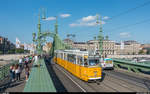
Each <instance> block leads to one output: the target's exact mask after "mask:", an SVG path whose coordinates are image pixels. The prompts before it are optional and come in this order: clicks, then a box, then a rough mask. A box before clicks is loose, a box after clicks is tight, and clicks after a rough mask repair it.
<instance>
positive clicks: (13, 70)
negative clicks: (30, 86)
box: [12, 64, 16, 82]
mask: <svg viewBox="0 0 150 94" xmlns="http://www.w3.org/2000/svg"><path fill="white" fill-rule="evenodd" d="M12 66H13V68H12V78H13V80H12V81H13V82H14V81H15V76H16V75H15V65H14V64H13V65H12Z"/></svg>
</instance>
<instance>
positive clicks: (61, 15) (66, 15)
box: [60, 14, 71, 18]
mask: <svg viewBox="0 0 150 94" xmlns="http://www.w3.org/2000/svg"><path fill="white" fill-rule="evenodd" d="M69 16H71V15H70V14H60V17H62V18H67V17H69Z"/></svg>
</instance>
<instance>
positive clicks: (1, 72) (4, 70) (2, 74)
mask: <svg viewBox="0 0 150 94" xmlns="http://www.w3.org/2000/svg"><path fill="white" fill-rule="evenodd" d="M17 63H18V61H17V60H15V61H13V60H12V61H11V62H10V63H9V64H6V65H4V66H1V67H0V81H1V80H3V79H4V78H6V77H8V75H9V68H10V66H11V65H13V64H17Z"/></svg>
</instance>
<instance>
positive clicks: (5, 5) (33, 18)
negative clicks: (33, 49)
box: [0, 0, 150, 43]
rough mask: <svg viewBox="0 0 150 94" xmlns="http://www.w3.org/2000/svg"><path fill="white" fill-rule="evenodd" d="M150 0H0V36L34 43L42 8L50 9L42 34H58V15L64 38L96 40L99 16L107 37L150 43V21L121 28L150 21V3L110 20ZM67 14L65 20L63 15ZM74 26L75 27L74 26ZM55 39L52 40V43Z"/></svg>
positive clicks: (60, 29) (47, 11)
mask: <svg viewBox="0 0 150 94" xmlns="http://www.w3.org/2000/svg"><path fill="white" fill-rule="evenodd" d="M148 1H150V0H0V35H1V36H4V37H8V39H9V40H11V41H12V42H14V43H15V39H16V37H18V38H19V40H20V41H21V42H22V43H24V42H26V43H31V42H32V33H33V32H37V23H38V13H39V9H40V8H41V7H44V8H45V9H46V17H47V20H45V21H42V22H41V23H42V31H45V30H50V31H51V32H54V23H55V20H52V19H51V20H49V19H48V18H51V17H54V16H58V25H59V27H58V32H59V35H60V37H61V39H64V38H66V35H67V34H75V35H76V37H75V41H87V40H92V39H93V37H94V36H97V35H98V31H99V27H98V26H97V25H94V21H95V15H96V13H98V14H100V15H101V16H102V17H103V18H104V17H106V18H108V19H105V20H103V21H104V23H105V24H103V31H104V32H103V34H104V35H108V36H109V38H110V40H115V41H120V40H137V41H138V42H144V43H150V38H149V35H150V21H149V22H145V23H142V24H138V25H135V26H131V27H128V28H122V29H117V28H118V27H122V26H125V25H128V24H129V25H130V24H134V23H136V22H140V21H143V20H145V19H150V12H149V9H150V4H149V5H146V6H144V7H141V8H138V9H136V10H135V11H132V12H130V13H127V14H124V15H122V16H119V17H116V18H114V19H112V20H109V19H110V18H111V17H113V16H115V15H118V14H120V13H122V12H124V11H126V10H128V9H131V8H134V7H136V6H139V5H141V4H143V3H144V2H148ZM62 14H67V15H69V16H66V15H65V16H66V17H65V18H64V17H62V16H60V15H62ZM71 24H72V25H71ZM51 40H52V38H48V41H51Z"/></svg>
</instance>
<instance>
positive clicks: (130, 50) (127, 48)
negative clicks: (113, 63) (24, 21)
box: [64, 39, 141, 55]
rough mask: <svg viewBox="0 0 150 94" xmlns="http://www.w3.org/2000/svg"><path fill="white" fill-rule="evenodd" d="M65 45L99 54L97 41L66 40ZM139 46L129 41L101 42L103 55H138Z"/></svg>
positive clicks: (106, 40)
mask: <svg viewBox="0 0 150 94" xmlns="http://www.w3.org/2000/svg"><path fill="white" fill-rule="evenodd" d="M64 42H65V43H67V44H69V45H71V46H72V47H73V48H76V49H81V50H89V51H98V52H99V41H98V40H89V41H87V42H72V41H70V40H68V41H67V42H66V41H64ZM140 46H141V44H140V43H137V42H136V41H133V40H129V41H124V42H123V45H122V44H121V43H115V41H112V40H108V39H105V40H103V55H131V54H132V55H133V54H138V53H139V51H140V49H141V47H140Z"/></svg>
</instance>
